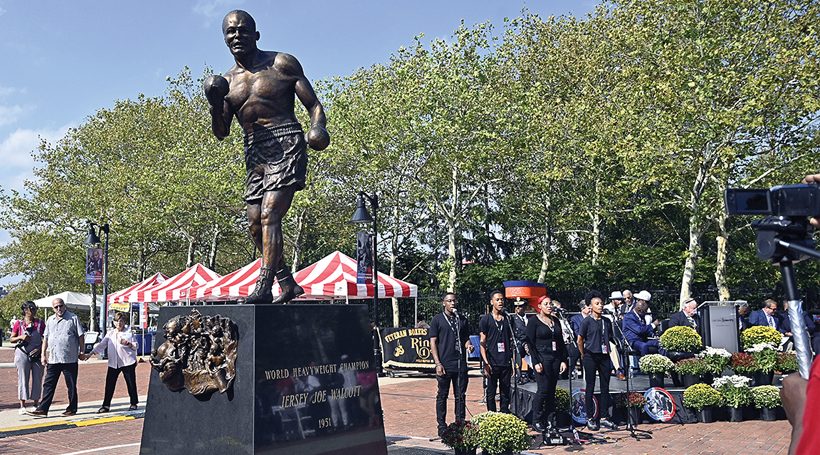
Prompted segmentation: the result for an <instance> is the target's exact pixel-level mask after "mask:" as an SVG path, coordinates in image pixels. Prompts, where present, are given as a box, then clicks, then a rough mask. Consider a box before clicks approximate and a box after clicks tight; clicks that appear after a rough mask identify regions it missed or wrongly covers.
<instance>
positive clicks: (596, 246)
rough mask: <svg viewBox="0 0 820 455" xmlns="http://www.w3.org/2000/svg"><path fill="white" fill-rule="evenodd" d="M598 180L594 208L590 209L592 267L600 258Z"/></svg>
mask: <svg viewBox="0 0 820 455" xmlns="http://www.w3.org/2000/svg"><path fill="white" fill-rule="evenodd" d="M598 185H600V183H599V180H596V181H595V206H594V207H593V209H592V213H591V219H592V257H591V262H592V265H598V260H599V259H600V257H601V222H602V221H601V192H600V190H599V186H598Z"/></svg>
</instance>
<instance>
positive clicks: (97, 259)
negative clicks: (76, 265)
mask: <svg viewBox="0 0 820 455" xmlns="http://www.w3.org/2000/svg"><path fill="white" fill-rule="evenodd" d="M102 272H103V250H102V248H89V249H88V252H87V253H86V256H85V282H86V283H87V284H102V282H103V273H102Z"/></svg>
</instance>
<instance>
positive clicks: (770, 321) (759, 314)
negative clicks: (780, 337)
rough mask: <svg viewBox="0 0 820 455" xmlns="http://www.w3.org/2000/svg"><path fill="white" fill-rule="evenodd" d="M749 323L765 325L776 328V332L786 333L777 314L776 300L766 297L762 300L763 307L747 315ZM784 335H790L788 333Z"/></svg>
mask: <svg viewBox="0 0 820 455" xmlns="http://www.w3.org/2000/svg"><path fill="white" fill-rule="evenodd" d="M749 323H750V324H751V325H753V326H754V325H766V326H769V327H773V328H775V329H777V331H778V332H780V333H782V334H784V335H785V334H786V332H787V330H786V328H785V327H784V326H783V320H782V319H781V318H780V316H778V314H777V302H776V301H775V300H773V299H766V300H765V301H764V302H763V307H762V308H761V309H759V310H757V311H753V312H752V314H751V315H750V316H749ZM786 336H791V333H789V334H788V335H786Z"/></svg>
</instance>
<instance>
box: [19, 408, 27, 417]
mask: <svg viewBox="0 0 820 455" xmlns="http://www.w3.org/2000/svg"><path fill="white" fill-rule="evenodd" d="M26 412H28V410H27V409H26V408H20V409H19V410H18V411H17V413H18V414H20V415H21V416H24V415H26Z"/></svg>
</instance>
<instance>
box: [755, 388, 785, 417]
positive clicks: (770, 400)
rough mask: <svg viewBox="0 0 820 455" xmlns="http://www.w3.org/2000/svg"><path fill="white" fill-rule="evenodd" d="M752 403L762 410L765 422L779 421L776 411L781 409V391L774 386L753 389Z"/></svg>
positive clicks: (761, 414) (761, 415)
mask: <svg viewBox="0 0 820 455" xmlns="http://www.w3.org/2000/svg"><path fill="white" fill-rule="evenodd" d="M752 401H753V402H754V404H755V407H756V408H758V409H760V417H761V418H762V419H763V420H768V421H772V420H777V412H776V409H777V408H778V407H780V405H781V402H780V389H778V388H777V387H775V386H773V385H762V386H758V387H752Z"/></svg>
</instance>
